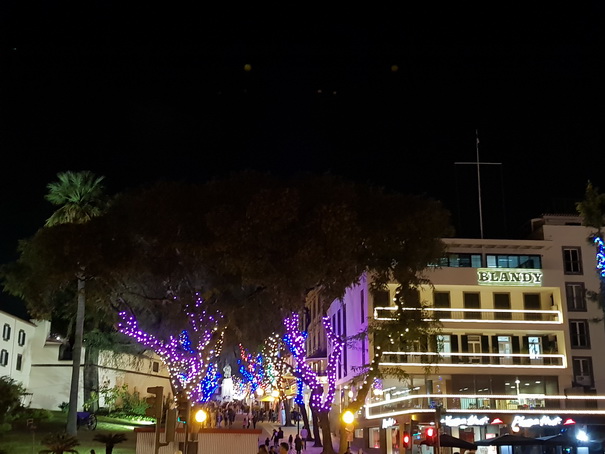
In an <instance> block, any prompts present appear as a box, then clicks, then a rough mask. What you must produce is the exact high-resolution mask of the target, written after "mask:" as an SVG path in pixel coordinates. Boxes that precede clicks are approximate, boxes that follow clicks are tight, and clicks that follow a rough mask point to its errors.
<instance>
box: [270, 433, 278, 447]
mask: <svg viewBox="0 0 605 454" xmlns="http://www.w3.org/2000/svg"><path fill="white" fill-rule="evenodd" d="M271 438H272V439H273V446H275V449H277V447H278V446H279V434H278V432H277V430H275V429H273V435H272V436H271Z"/></svg>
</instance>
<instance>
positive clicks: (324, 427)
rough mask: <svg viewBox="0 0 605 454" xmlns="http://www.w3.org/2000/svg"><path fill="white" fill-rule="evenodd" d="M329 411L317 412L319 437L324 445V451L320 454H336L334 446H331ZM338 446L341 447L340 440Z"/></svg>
mask: <svg viewBox="0 0 605 454" xmlns="http://www.w3.org/2000/svg"><path fill="white" fill-rule="evenodd" d="M329 413H330V412H329V411H323V410H322V411H319V412H317V417H318V418H319V424H320V425H321V435H322V438H323V443H324V450H323V451H322V454H336V452H335V451H334V446H332V431H331V430H330V419H329V418H328V414H329ZM340 444H341V445H342V444H343V442H342V439H341V442H340ZM345 445H346V444H345Z"/></svg>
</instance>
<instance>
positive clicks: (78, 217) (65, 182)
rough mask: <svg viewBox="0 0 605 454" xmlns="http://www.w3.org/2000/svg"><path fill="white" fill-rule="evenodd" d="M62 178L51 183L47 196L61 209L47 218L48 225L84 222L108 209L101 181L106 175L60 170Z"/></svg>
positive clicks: (59, 176) (47, 198)
mask: <svg viewBox="0 0 605 454" xmlns="http://www.w3.org/2000/svg"><path fill="white" fill-rule="evenodd" d="M57 178H58V179H59V181H56V182H54V183H49V184H48V185H47V186H46V188H47V189H48V194H46V196H45V197H44V198H45V199H46V200H48V201H49V202H50V203H52V204H53V205H58V206H60V208H59V209H58V210H57V211H55V212H54V213H53V214H52V216H51V217H49V218H48V219H47V220H46V224H45V225H46V226H53V225H57V224H67V223H74V224H83V223H85V222H88V221H90V220H91V219H92V218H94V217H96V216H100V215H101V214H103V212H104V209H105V204H104V197H103V191H104V188H103V186H102V184H101V182H102V181H103V180H104V179H105V177H96V176H95V175H94V174H93V173H92V172H90V171H88V170H85V171H82V172H71V171H67V172H61V173H58V174H57Z"/></svg>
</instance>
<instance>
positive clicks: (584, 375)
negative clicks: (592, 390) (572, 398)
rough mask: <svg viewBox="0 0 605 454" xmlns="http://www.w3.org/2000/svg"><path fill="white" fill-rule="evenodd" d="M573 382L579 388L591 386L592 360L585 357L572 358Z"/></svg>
mask: <svg viewBox="0 0 605 454" xmlns="http://www.w3.org/2000/svg"><path fill="white" fill-rule="evenodd" d="M572 363H573V366H572V367H573V381H574V383H575V384H576V385H580V386H593V379H592V359H591V358H590V357H586V356H574V357H572Z"/></svg>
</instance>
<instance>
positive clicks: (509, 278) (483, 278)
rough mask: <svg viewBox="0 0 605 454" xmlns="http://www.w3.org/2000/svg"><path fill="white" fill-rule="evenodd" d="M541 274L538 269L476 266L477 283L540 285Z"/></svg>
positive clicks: (521, 285) (522, 285)
mask: <svg viewBox="0 0 605 454" xmlns="http://www.w3.org/2000/svg"><path fill="white" fill-rule="evenodd" d="M543 276H544V274H543V273H542V270H538V269H525V268H477V283H478V284H479V285H510V286H519V287H540V286H541V285H542V278H543Z"/></svg>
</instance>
